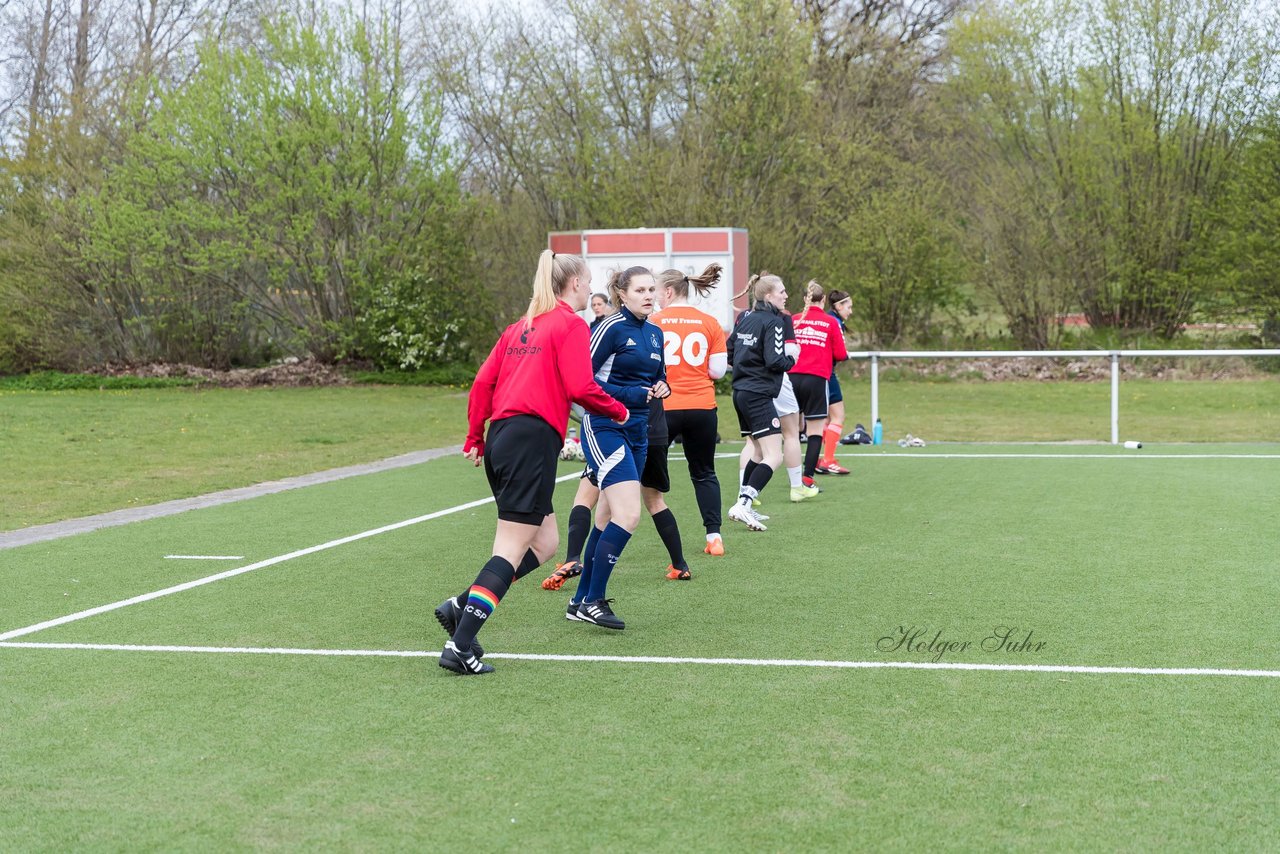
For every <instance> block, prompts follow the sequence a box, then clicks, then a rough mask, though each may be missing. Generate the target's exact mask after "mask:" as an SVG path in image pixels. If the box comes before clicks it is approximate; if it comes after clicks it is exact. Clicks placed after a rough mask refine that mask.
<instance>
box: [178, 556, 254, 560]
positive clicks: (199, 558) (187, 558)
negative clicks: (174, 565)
mask: <svg viewBox="0 0 1280 854" xmlns="http://www.w3.org/2000/svg"><path fill="white" fill-rule="evenodd" d="M164 559H165V560H244V555H165V556H164Z"/></svg>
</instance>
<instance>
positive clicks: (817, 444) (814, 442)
mask: <svg viewBox="0 0 1280 854" xmlns="http://www.w3.org/2000/svg"><path fill="white" fill-rule="evenodd" d="M821 456H822V436H820V435H819V436H810V437H809V443H808V445H807V446H806V447H805V451H804V476H805V477H813V475H814V472H816V471H817V470H818V458H819V457H821Z"/></svg>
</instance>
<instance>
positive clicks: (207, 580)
mask: <svg viewBox="0 0 1280 854" xmlns="http://www.w3.org/2000/svg"><path fill="white" fill-rule="evenodd" d="M581 475H582V473H581V472H574V473H573V474H569V475H565V476H563V477H558V478H556V483H560V482H561V481H565V480H577V479H578V478H579V477H581ZM492 501H493V496H489V497H488V498H481V499H478V500H476V501H468V502H467V503H466V504H459V505H457V506H456V507H449V508H446V509H444V510H437V511H436V512H434V513H428V514H426V515H425V516H415V517H414V518H412V519H405V520H404V521H403V522H395V523H393V524H390V525H383V526H382V527H381V528H374V529H372V530H369V531H361V532H360V533H359V534H352V535H351V536H349V537H342V538H340V539H337V540H330V541H329V542H327V543H321V544H320V545H318V546H311V547H309V548H305V549H298V550H297V551H295V552H289V553H288V554H284V555H278V556H277V557H271V558H267V559H266V560H260V561H258V562H257V563H251V564H249V565H248V566H241V567H237V568H235V569H229V570H227V571H226V572H219V573H217V574H216V575H207V576H205V577H204V578H197V579H195V580H194V581H187V582H184V583H182V584H175V585H174V586H172V587H166V588H164V589H163V590H156V591H154V592H152V593H143V594H142V595H140V596H133V597H131V598H129V599H121V600H120V601H119V602H112V603H110V604H109V605H99V606H98V607H96V608H89V609H88V610H86V611H77V612H76V613H74V614H68V615H66V616H65V617H57V618H55V619H52V620H45V621H44V622H43V623H36V624H35V625H33V626H26V627H24V628H21V629H13V630H12V631H8V632H5V633H4V634H0V641H7V640H12V639H13V638H19V637H22V636H23V635H30V634H34V633H35V632H40V631H44V630H45V629H51V628H53V627H54V626H61V625H65V624H67V623H74V622H75V621H77V620H83V619H85V618H87V617H93V616H96V615H98V614H105V613H107V612H108V611H115V610H116V609H118V608H124V607H126V606H129V605H137V604H140V603H142V602H150V601H151V600H152V599H159V598H160V597H161V596H169V595H170V594H173V593H181V592H182V591H184V590H191V589H193V588H196V587H203V586H204V585H206V584H212V583H213V582H215V581H222V580H223V579H226V578H234V577H235V576H237V575H244V574H245V573H246V572H253V571H254V570H255V569H262V568H264V567H268V566H275V565H276V564H278V563H284V562H285V561H287V560H293V559H294V558H297V557H303V556H305V555H309V554H315V553H316V552H322V551H326V550H327V549H332V548H336V547H337V546H342V545H346V544H347V543H354V542H356V541H357V540H364V539H368V538H369V537H376V536H377V535H378V534H385V533H387V532H388V531H397V530H399V529H401V528H407V527H409V526H410V525H417V524H418V523H419V522H429V521H431V520H432V519H439V518H440V517H441V516H448V515H451V514H453V513H459V512H461V511H463V510H470V509H472V508H473V507H480V506H482V505H485V504H489V503H491V502H492Z"/></svg>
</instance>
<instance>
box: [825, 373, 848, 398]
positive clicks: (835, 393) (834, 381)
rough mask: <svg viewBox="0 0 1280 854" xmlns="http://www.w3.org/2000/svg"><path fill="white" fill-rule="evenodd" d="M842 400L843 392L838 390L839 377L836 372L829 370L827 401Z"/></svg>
mask: <svg viewBox="0 0 1280 854" xmlns="http://www.w3.org/2000/svg"><path fill="white" fill-rule="evenodd" d="M842 400H844V392H842V391H841V390H840V379H839V378H838V377H837V376H836V372H835V371H832V372H831V379H829V380H827V403H839V402H840V401H842Z"/></svg>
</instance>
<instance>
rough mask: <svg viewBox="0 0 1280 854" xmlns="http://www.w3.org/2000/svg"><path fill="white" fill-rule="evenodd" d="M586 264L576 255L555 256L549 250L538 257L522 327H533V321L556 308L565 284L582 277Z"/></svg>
mask: <svg viewBox="0 0 1280 854" xmlns="http://www.w3.org/2000/svg"><path fill="white" fill-rule="evenodd" d="M586 272H587V263H586V262H585V261H583V260H582V258H580V257H579V256H577V255H557V254H556V253H554V252H552V251H551V250H550V249H544V250H542V254H541V255H539V256H538V269H537V271H536V272H535V273H534V274H533V297H532V298H531V299H530V300H529V310H528V311H526V312H525V313H524V325H525V328H528V327H530V326H532V325H533V319H534V318H535V317H537V316H538V315H540V314H546V313H547V312H548V311H551V310H552V309H553V308H555V307H556V300H557V299H559V298H560V294H562V293H564V286H565V284H566V283H567V282H568V281H569V280H570V279H571V278H573V277H574V276H583V275H586Z"/></svg>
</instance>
